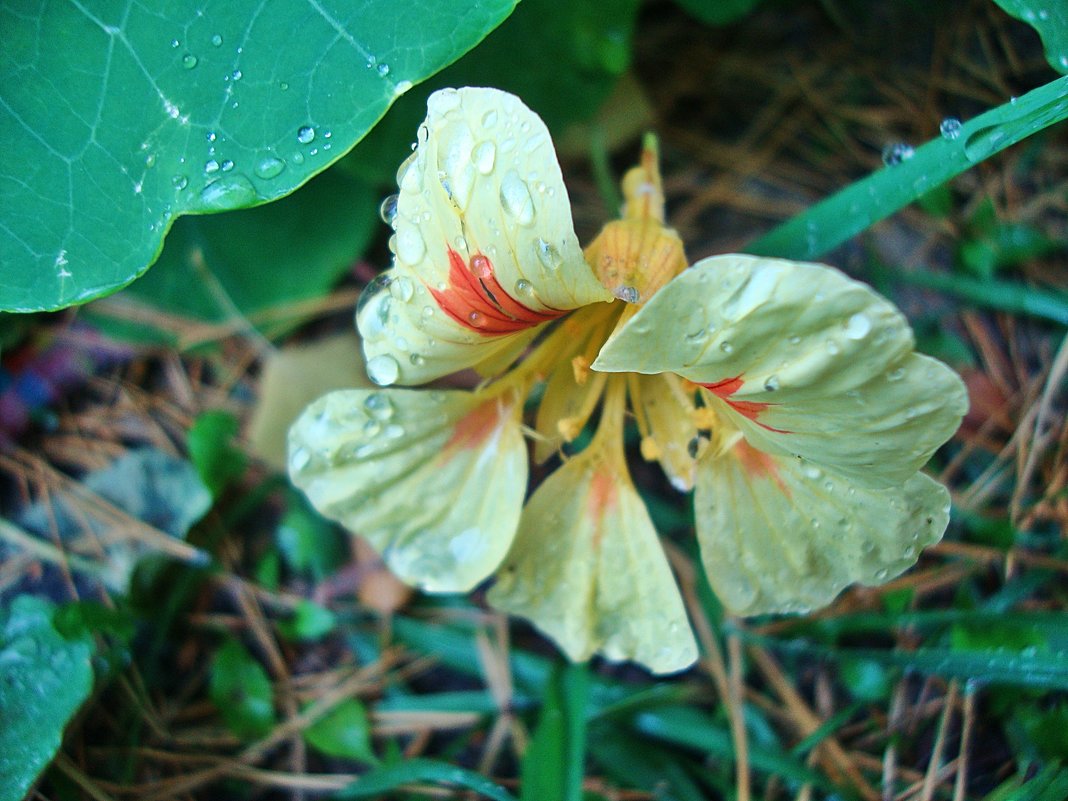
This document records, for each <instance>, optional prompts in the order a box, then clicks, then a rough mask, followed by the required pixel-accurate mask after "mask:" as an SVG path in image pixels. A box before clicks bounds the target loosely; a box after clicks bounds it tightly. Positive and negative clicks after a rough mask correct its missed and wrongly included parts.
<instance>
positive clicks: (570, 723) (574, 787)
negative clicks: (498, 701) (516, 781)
mask: <svg viewBox="0 0 1068 801" xmlns="http://www.w3.org/2000/svg"><path fill="white" fill-rule="evenodd" d="M587 685H588V676H587V674H586V666H585V665H568V666H567V667H564V668H562V669H560V670H558V671H557V672H556V673H555V674H554V675H553V678H552V680H551V682H550V685H549V687H548V692H546V694H545V700H544V703H543V706H542V711H541V718H540V719H539V721H538V727H537V728H536V729H535V730H534V736H533V737H532V738H531V741H530V746H529V747H528V748H527V751H526V753H525V754H524V755H523V764H522V768H521V771H520V779H521V788H522V791H521V793H520V799H521V801H538V800H539V799H543V798H558V799H560V801H580V799H581V797H582V777H583V774H584V771H583V767H584V756H585V752H586V693H587Z"/></svg>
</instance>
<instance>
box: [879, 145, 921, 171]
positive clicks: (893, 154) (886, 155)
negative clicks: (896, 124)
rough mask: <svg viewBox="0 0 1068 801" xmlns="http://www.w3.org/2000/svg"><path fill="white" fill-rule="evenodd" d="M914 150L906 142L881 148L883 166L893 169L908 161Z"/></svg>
mask: <svg viewBox="0 0 1068 801" xmlns="http://www.w3.org/2000/svg"><path fill="white" fill-rule="evenodd" d="M915 153H916V149H915V148H914V147H913V146H912V145H910V144H907V143H906V142H893V143H892V144H889V145H887V146H886V147H884V148H883V164H885V165H886V166H887V167H894V166H896V165H898V164H901V163H902V162H904V161H908V160H909V159H910V158H912V157H913V155H915Z"/></svg>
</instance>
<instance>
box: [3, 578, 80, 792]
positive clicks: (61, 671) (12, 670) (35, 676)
mask: <svg viewBox="0 0 1068 801" xmlns="http://www.w3.org/2000/svg"><path fill="white" fill-rule="evenodd" d="M52 613H53V608H52V606H51V605H50V604H49V603H48V602H47V601H43V600H41V599H39V598H34V597H32V596H28V595H23V596H19V597H17V598H15V599H14V602H13V603H12V604H11V607H10V609H8V610H0V721H3V724H2V725H0V801H19V799H21V798H22V797H23V796H25V795H26V794H27V793H28V792H29V790H30V787H31V786H32V785H33V783H34V781H35V780H36V779H37V776H38V774H39V773H40V772H41V771H42V770H43V769H44V767H45V766H46V765H47V764H48V763H49V762H50V761H51V760H52V757H54V756H55V754H56V751H58V750H59V746H60V744H61V742H62V740H63V729H64V728H65V727H66V725H67V723H68V721H70V719H71V718H72V717H73V716H74V713H75V712H77V711H78V708H79V707H80V706H81V705H82V703H83V702H84V701H85V699H86V698H88V697H89V692H90V691H91V690H92V688H93V668H92V665H91V662H90V658H91V655H92V651H93V649H92V646H91V645H90V641H88V640H86V639H82V638H78V639H74V640H68V639H66V638H65V637H64V636H63V635H62V634H60V633H59V632H58V631H56V629H55V628H54V627H53V625H52Z"/></svg>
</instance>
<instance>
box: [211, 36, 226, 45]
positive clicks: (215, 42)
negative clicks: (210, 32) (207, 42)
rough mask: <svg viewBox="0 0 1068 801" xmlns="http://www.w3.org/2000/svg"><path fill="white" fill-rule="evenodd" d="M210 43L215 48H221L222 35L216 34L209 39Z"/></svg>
mask: <svg viewBox="0 0 1068 801" xmlns="http://www.w3.org/2000/svg"><path fill="white" fill-rule="evenodd" d="M211 43H212V44H213V45H215V46H216V47H221V46H222V43H223V38H222V35H221V34H218V33H217V34H215V35H214V36H212V37H211Z"/></svg>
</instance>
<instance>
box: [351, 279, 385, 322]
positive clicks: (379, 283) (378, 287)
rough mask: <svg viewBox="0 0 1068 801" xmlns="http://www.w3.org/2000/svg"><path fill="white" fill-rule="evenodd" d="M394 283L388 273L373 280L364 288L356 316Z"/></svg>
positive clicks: (357, 303) (357, 302)
mask: <svg viewBox="0 0 1068 801" xmlns="http://www.w3.org/2000/svg"><path fill="white" fill-rule="evenodd" d="M392 281H393V276H391V275H387V274H386V273H380V274H378V275H376V276H375V277H374V278H372V279H371V280H370V281H369V282H368V284H367V286H365V287H364V288H363V292H361V293H360V297H359V299H358V300H357V301H356V314H357V315H359V314H360V312H362V311H363V310H364V308H365V307H366V306H367V305H368V304H369V303H370V302H371V300H372V299H373V298H374V297H375V296H376V295H377V294H378V293H379V292H381V291H382V290H383V289H385V288H386V287H388V286H389V285H390V283H391V282H392Z"/></svg>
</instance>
